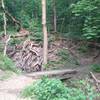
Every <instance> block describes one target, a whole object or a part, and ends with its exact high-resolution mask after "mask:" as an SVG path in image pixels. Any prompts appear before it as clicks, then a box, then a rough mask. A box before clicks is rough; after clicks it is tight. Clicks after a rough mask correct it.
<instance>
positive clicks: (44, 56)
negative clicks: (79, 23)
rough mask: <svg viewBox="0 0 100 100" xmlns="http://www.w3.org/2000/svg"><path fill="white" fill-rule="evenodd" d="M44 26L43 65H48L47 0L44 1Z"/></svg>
mask: <svg viewBox="0 0 100 100" xmlns="http://www.w3.org/2000/svg"><path fill="white" fill-rule="evenodd" d="M42 25H43V35H44V43H43V65H45V64H47V56H48V36H47V26H46V0H42Z"/></svg>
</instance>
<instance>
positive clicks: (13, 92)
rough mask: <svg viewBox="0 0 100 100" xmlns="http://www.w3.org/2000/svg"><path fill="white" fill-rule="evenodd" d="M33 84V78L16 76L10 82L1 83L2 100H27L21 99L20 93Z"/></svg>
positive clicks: (0, 97) (0, 94) (0, 95)
mask: <svg viewBox="0 0 100 100" xmlns="http://www.w3.org/2000/svg"><path fill="white" fill-rule="evenodd" d="M32 82H33V80H32V78H28V77H25V76H22V75H21V76H17V75H14V76H13V77H11V78H10V79H8V80H5V81H0V100H26V99H22V98H20V96H19V94H20V91H21V90H22V89H23V88H24V87H25V86H27V85H29V84H31V83H32Z"/></svg>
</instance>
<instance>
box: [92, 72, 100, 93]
mask: <svg viewBox="0 0 100 100" xmlns="http://www.w3.org/2000/svg"><path fill="white" fill-rule="evenodd" d="M90 74H91V77H92V78H93V80H94V82H95V85H96V88H97V89H98V91H99V92H100V88H99V84H100V80H98V79H97V78H96V77H95V76H94V74H93V73H92V72H90Z"/></svg>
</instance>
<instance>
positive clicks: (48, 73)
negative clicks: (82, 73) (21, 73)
mask: <svg viewBox="0 0 100 100" xmlns="http://www.w3.org/2000/svg"><path fill="white" fill-rule="evenodd" d="M75 73H77V71H76V70H73V69H63V70H53V71H41V72H34V73H30V74H26V76H28V77H42V76H53V75H55V76H57V75H66V74H75Z"/></svg>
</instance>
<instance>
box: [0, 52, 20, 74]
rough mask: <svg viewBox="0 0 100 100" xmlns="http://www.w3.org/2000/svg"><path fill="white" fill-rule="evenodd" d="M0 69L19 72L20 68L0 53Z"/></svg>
mask: <svg viewBox="0 0 100 100" xmlns="http://www.w3.org/2000/svg"><path fill="white" fill-rule="evenodd" d="M0 69H1V70H3V71H12V72H15V73H20V70H19V69H17V68H16V67H15V64H14V63H13V61H12V60H11V59H10V58H9V57H8V56H4V55H3V54H2V53H0Z"/></svg>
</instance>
